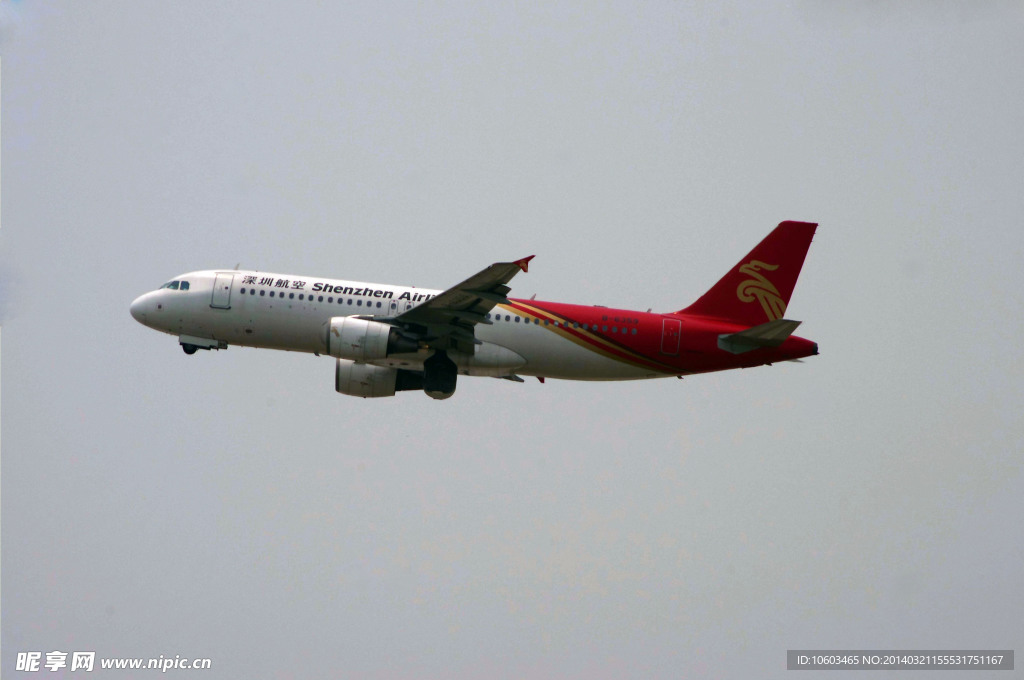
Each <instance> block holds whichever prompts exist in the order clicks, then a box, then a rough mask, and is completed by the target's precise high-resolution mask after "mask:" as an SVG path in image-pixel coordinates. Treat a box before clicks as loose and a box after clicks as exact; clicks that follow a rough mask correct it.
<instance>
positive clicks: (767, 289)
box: [736, 260, 786, 321]
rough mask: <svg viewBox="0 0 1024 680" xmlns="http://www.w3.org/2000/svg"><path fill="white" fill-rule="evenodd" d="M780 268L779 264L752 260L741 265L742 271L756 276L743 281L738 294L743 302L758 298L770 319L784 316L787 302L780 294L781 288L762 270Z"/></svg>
mask: <svg viewBox="0 0 1024 680" xmlns="http://www.w3.org/2000/svg"><path fill="white" fill-rule="evenodd" d="M778 268H779V265H777V264H767V263H765V262H761V261H760V260H751V261H750V262H748V263H747V264H745V265H743V266H741V267H740V271H741V272H743V273H744V274H747V275H748V276H752V277H754V278H752V279H747V280H746V281H743V282H742V283H740V285H739V287H738V288H737V289H736V296H737V297H738V298H739V299H740V300H742V301H743V302H753V301H754V299H755V298H756V299H757V301H758V302H760V303H761V309H763V310H764V313H765V314H766V315H767V316H768V320H769V321H775V320H776V319H781V318H782V315H783V314H785V313H786V302H785V301H784V300H783V299H782V296H780V295H779V290H778V289H777V288H776V287H775V286H773V285H772V283H771V281H769V280H768V279H766V278H765V277H764V275H763V274H761V271H760V270H762V269H764V270H766V271H770V272H773V271H775V270H776V269H778Z"/></svg>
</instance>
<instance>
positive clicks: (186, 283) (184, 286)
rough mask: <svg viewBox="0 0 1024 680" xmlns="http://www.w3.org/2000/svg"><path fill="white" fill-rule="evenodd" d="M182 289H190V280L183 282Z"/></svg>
mask: <svg viewBox="0 0 1024 680" xmlns="http://www.w3.org/2000/svg"><path fill="white" fill-rule="evenodd" d="M181 290H188V281H182V282H181Z"/></svg>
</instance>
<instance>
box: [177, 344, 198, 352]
mask: <svg viewBox="0 0 1024 680" xmlns="http://www.w3.org/2000/svg"><path fill="white" fill-rule="evenodd" d="M181 349H182V351H184V352H185V354H195V353H196V350H197V349H199V348H198V347H196V346H195V345H189V344H184V345H182V346H181Z"/></svg>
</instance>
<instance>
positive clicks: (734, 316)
mask: <svg viewBox="0 0 1024 680" xmlns="http://www.w3.org/2000/svg"><path fill="white" fill-rule="evenodd" d="M817 226H818V225H817V224H812V223H810V222H783V223H782V224H780V225H779V226H777V227H775V229H774V230H772V233H770V234H768V235H767V236H766V237H765V238H764V240H763V241H761V242H760V243H758V244H757V246H756V247H755V248H754V249H753V250H751V251H750V253H748V254H747V256H746V257H745V258H743V259H742V260H740V261H739V263H738V264H737V265H736V266H735V267H733V268H732V269H731V270H729V273H728V274H726V275H725V276H723V277H722V279H721V280H720V281H719V282H718V283H716V284H715V285H714V286H712V288H711V290H709V291H708V292H706V293H704V295H703V296H701V298H700V299H699V300H697V301H696V302H694V303H693V304H692V305H690V306H689V307H687V308H686V309H683V310H680V311H679V314H696V315H699V316H713V317H718V318H721V319H729V320H730V321H735V322H737V323H741V324H747V325H750V326H756V325H758V324H762V323H765V322H766V321H774V320H775V319H781V318H782V316H783V315H784V314H785V313H786V305H788V304H789V298H790V296H791V295H792V294H793V287H794V286H796V278H797V277H798V276H799V275H800V268H801V267H802V266H803V264H804V257H805V256H806V255H807V248H808V247H809V246H810V245H811V238H812V237H813V236H814V230H815V228H816V227H817Z"/></svg>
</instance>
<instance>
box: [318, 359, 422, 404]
mask: <svg viewBox="0 0 1024 680" xmlns="http://www.w3.org/2000/svg"><path fill="white" fill-rule="evenodd" d="M334 389H335V390H336V391H338V392H340V393H341V394H348V395H351V396H353V397H363V398H364V399H365V398H368V397H393V396H395V392H403V391H405V390H422V389H423V374H422V373H419V372H418V371H406V370H404V369H401V368H388V367H384V366H374V365H373V364H357V363H356V362H354V361H349V360H348V359H338V361H337V362H336V364H335V367H334Z"/></svg>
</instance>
